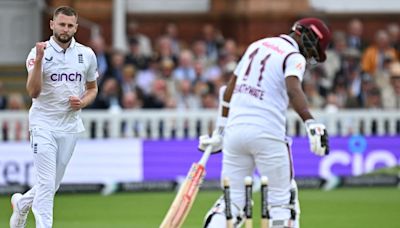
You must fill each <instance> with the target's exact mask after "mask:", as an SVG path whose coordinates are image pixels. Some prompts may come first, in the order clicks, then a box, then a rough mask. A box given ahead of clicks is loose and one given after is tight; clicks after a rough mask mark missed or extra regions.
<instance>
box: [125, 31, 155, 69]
mask: <svg viewBox="0 0 400 228" xmlns="http://www.w3.org/2000/svg"><path fill="white" fill-rule="evenodd" d="M149 61H150V57H148V56H146V55H144V54H143V53H142V52H141V51H140V46H139V41H138V40H137V39H136V38H135V37H132V38H130V39H129V52H128V54H127V56H126V57H125V63H126V64H132V65H134V66H135V67H136V68H137V69H139V70H145V69H147V68H148V66H149Z"/></svg>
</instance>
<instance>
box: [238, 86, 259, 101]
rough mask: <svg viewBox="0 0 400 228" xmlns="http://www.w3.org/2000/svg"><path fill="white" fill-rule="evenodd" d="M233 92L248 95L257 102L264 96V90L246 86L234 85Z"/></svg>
mask: <svg viewBox="0 0 400 228" xmlns="http://www.w3.org/2000/svg"><path fill="white" fill-rule="evenodd" d="M233 92H234V93H244V94H249V95H251V96H252V97H255V98H257V99H259V100H263V97H264V94H265V92H264V90H262V89H258V88H256V87H253V86H251V85H246V84H241V85H236V86H235V90H234V91H233Z"/></svg>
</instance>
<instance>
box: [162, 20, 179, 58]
mask: <svg viewBox="0 0 400 228" xmlns="http://www.w3.org/2000/svg"><path fill="white" fill-rule="evenodd" d="M165 36H166V37H168V38H169V39H170V41H171V48H172V53H173V54H174V55H179V53H180V52H181V50H182V47H183V46H184V44H183V41H182V40H181V39H180V38H179V30H178V26H177V25H176V24H175V23H168V24H167V25H166V26H165Z"/></svg>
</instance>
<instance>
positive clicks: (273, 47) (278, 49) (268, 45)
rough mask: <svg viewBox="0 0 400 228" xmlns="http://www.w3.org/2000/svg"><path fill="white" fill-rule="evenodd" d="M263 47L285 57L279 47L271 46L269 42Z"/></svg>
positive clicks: (264, 43)
mask: <svg viewBox="0 0 400 228" xmlns="http://www.w3.org/2000/svg"><path fill="white" fill-rule="evenodd" d="M262 45H264V46H265V47H267V48H269V49H271V50H273V51H276V52H278V53H279V54H281V55H283V54H284V53H285V52H284V51H283V50H282V49H280V48H279V47H278V46H276V45H274V44H271V43H268V42H263V43H262Z"/></svg>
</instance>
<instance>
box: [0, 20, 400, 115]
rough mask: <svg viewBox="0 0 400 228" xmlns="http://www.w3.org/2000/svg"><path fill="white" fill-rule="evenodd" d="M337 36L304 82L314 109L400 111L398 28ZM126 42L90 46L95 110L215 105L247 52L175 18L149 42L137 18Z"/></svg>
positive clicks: (16, 105)
mask: <svg viewBox="0 0 400 228" xmlns="http://www.w3.org/2000/svg"><path fill="white" fill-rule="evenodd" d="M332 37H333V41H332V44H331V47H330V49H329V50H328V51H327V61H326V62H325V63H323V64H320V65H316V66H314V67H311V68H309V70H308V71H307V72H306V75H305V78H304V81H303V86H304V89H305V92H306V94H307V96H308V99H309V103H310V105H311V107H313V108H317V109H325V110H327V111H330V112H335V111H337V110H339V109H343V108H366V109H371V108H384V109H400V63H399V60H400V26H399V25H398V24H396V23H391V24H388V25H387V27H386V28H382V29H380V30H378V31H376V33H375V37H374V38H373V40H372V41H371V42H369V43H367V42H366V40H365V36H364V35H363V23H362V21H361V20H359V19H353V20H351V21H349V23H348V27H347V30H346V31H338V30H335V31H332ZM127 40H128V44H129V45H128V46H129V50H128V51H122V50H110V49H109V48H108V47H107V46H106V43H105V41H104V39H103V37H100V36H99V37H94V38H93V39H92V40H91V41H90V43H89V44H87V45H88V46H90V47H92V48H93V50H94V51H95V53H96V56H97V60H98V71H99V79H98V85H99V93H98V96H97V98H96V100H95V102H94V103H93V104H92V105H91V106H90V107H89V108H90V109H104V110H106V109H109V110H112V111H120V110H123V109H146V108H159V109H161V108H167V109H178V110H189V109H203V108H216V107H217V100H218V99H217V94H218V88H219V87H220V86H221V85H223V84H225V83H226V82H227V80H228V79H229V77H230V75H231V73H232V72H233V70H234V68H235V66H236V63H237V62H238V60H239V58H240V56H241V54H242V53H243V51H244V50H242V49H241V48H240V47H238V44H237V43H236V42H235V40H234V39H231V38H226V37H224V35H223V34H222V33H221V32H220V31H219V30H218V29H217V28H215V27H214V26H213V25H211V24H205V25H204V27H203V28H202V33H201V34H199V37H198V38H197V39H196V40H193V41H192V42H190V43H188V42H184V41H183V40H182V39H180V36H179V29H178V27H177V26H176V25H175V24H173V23H169V24H168V25H167V26H166V27H165V30H164V32H163V34H161V35H160V36H159V37H158V38H157V39H156V40H150V39H149V38H148V37H147V36H146V34H142V33H139V32H138V24H137V23H136V22H131V23H130V24H129V25H128V29H127ZM25 107H26V105H25V104H24V99H23V96H22V95H21V94H8V95H7V94H5V93H4V92H2V84H1V82H0V109H14V110H15V109H24V108H25Z"/></svg>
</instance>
